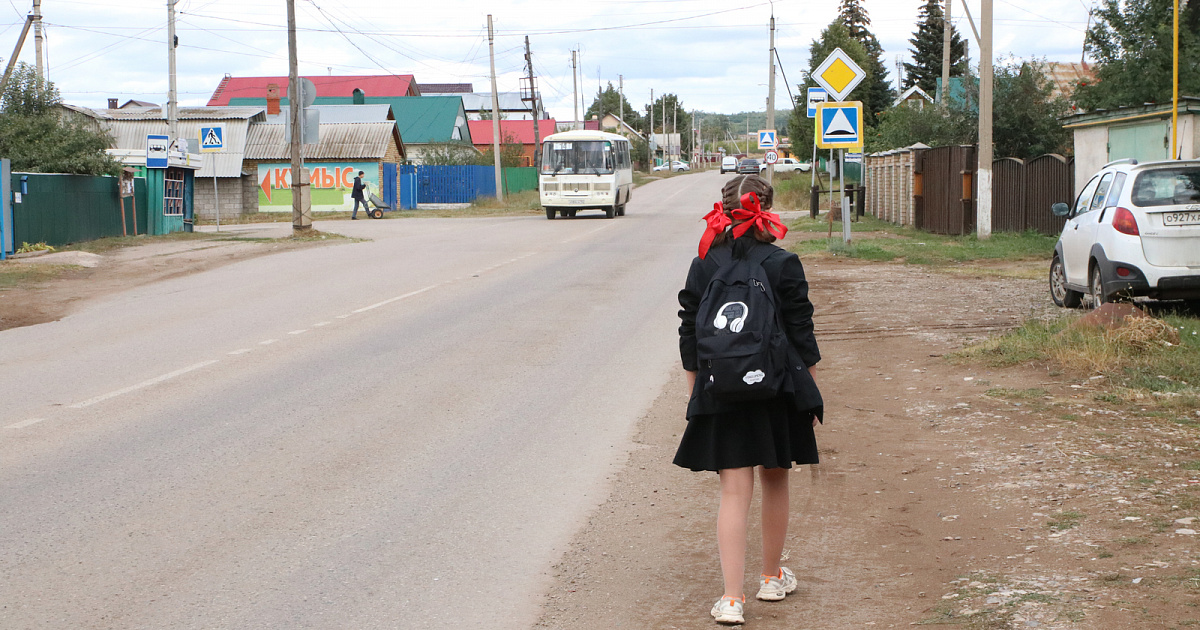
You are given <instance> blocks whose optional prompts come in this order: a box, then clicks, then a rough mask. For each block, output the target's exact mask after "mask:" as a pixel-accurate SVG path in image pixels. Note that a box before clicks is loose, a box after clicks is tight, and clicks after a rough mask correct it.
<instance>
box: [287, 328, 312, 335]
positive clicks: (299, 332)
mask: <svg viewBox="0 0 1200 630" xmlns="http://www.w3.org/2000/svg"><path fill="white" fill-rule="evenodd" d="M306 332H308V329H307V328H301V329H300V330H293V331H291V332H289V333H288V334H289V335H303V334H304V333H306Z"/></svg>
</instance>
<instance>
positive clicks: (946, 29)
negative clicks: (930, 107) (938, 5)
mask: <svg viewBox="0 0 1200 630" xmlns="http://www.w3.org/2000/svg"><path fill="white" fill-rule="evenodd" d="M953 1H954V0H946V11H945V13H944V14H943V15H942V93H941V94H939V95H938V104H940V105H941V106H942V107H945V106H946V104H947V100H946V95H947V94H949V93H950V41H951V39H952V38H951V29H952V28H953V27H952V26H951V24H950V3H951V2H953Z"/></svg>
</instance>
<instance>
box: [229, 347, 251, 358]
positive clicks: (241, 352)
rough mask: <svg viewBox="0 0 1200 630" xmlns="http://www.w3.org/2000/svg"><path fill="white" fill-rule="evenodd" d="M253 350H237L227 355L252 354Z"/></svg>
mask: <svg viewBox="0 0 1200 630" xmlns="http://www.w3.org/2000/svg"><path fill="white" fill-rule="evenodd" d="M251 350H252V348H238V349H237V350H234V351H233V352H229V353H227V354H230V355H233V356H237V355H239V354H246V353H247V352H250V351H251Z"/></svg>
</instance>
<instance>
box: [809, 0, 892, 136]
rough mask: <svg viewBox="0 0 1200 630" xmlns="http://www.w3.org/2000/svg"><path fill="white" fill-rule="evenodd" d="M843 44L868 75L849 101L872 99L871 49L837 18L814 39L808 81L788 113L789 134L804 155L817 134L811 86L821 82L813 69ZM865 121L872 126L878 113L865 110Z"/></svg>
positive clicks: (843, 48)
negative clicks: (810, 108)
mask: <svg viewBox="0 0 1200 630" xmlns="http://www.w3.org/2000/svg"><path fill="white" fill-rule="evenodd" d="M837 48H841V49H842V52H844V53H846V54H847V55H849V56H850V58H851V59H853V60H854V63H856V64H858V67H860V68H862V69H863V71H864V72H866V74H867V76H866V78H864V79H863V81H862V83H859V84H858V87H856V88H854V90H853V91H852V92H850V94H849V95H848V97H847V98H846V100H848V101H863V102H864V103H865V102H866V101H867V99H868V92H869V90H870V89H871V88H870V86H871V83H872V81H873V80H874V71H873V69H872V66H871V64H870V63H869V62H868V61H869V57H868V53H867V49H866V48H865V47H864V46H863V45H862V43H861V42H859V41H858V40H857V39H854V38H853V37H851V35H850V29H849V28H848V27H847V26H846V25H845V24H843V23H842V22H841V20H840V19H839V20H835V21H834V22H833V23H832V24H830V25H829V26H827V27H825V30H823V31H821V37H820V38H818V39H815V40H813V43H812V44H811V45H810V46H809V47H808V61H809V67H808V72H806V73H805V75H804V82H803V83H800V84H799V85H797V86H796V87H797V88H798V89H797V91H796V103H795V104H794V107H793V108H792V114H791V116H789V117H788V137H789V139H790V140H791V143H792V150H793V151H796V152H797V153H798V154H800V155H804V154H805V152H806V151H808V150H809V149H808V147H811V146H812V144H813V137H814V136H815V135H816V134H815V130H816V123H815V122H814V121H813V119H811V118H809V117H808V101H807V100H806V99H807V94H808V88H810V87H817V82H816V81H815V80H813V78H812V75H813V72H815V71H816V69H817V66H819V65H820V64H821V62H822V61H825V58H826V57H828V56H829V55H830V54H831V53H832V52H833V51H834V49H837ZM863 122H864V123H865V124H866V125H867V126H868V127H871V126H872V125H874V124H875V117H874V116H866V115H865V112H864V116H863Z"/></svg>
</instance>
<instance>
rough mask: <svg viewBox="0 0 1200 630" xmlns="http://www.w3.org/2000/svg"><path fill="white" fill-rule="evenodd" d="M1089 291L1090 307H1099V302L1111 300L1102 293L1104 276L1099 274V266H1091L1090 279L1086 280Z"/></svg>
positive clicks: (1104, 302) (1103, 302)
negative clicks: (1090, 297)
mask: <svg viewBox="0 0 1200 630" xmlns="http://www.w3.org/2000/svg"><path fill="white" fill-rule="evenodd" d="M1088 289H1089V293H1090V294H1091V296H1092V308H1100V305H1101V304H1106V303H1108V302H1111V301H1112V300H1110V299H1108V296H1107V295H1104V278H1103V276H1102V275H1101V274H1100V267H1099V266H1096V267H1092V273H1091V276H1090V281H1089V282H1088Z"/></svg>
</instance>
